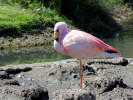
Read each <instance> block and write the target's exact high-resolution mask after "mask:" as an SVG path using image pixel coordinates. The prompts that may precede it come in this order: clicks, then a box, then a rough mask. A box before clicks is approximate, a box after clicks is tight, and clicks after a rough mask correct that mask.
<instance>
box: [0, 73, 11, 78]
mask: <svg viewBox="0 0 133 100" xmlns="http://www.w3.org/2000/svg"><path fill="white" fill-rule="evenodd" d="M9 78H10V77H9V75H8V73H7V72H5V71H0V79H9Z"/></svg>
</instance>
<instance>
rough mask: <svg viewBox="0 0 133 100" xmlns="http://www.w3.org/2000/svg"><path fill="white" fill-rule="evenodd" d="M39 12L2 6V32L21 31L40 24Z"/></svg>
mask: <svg viewBox="0 0 133 100" xmlns="http://www.w3.org/2000/svg"><path fill="white" fill-rule="evenodd" d="M39 20H40V17H39V16H38V15H37V14H34V13H31V12H27V11H22V9H21V8H18V7H13V6H0V34H4V33H9V35H10V34H14V33H13V32H15V33H21V32H24V31H25V30H29V29H30V28H32V27H33V26H36V25H37V24H39Z"/></svg>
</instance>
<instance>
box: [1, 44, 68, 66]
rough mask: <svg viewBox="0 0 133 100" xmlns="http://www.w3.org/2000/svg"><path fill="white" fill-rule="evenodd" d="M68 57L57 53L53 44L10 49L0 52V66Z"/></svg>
mask: <svg viewBox="0 0 133 100" xmlns="http://www.w3.org/2000/svg"><path fill="white" fill-rule="evenodd" d="M68 58H70V57H69V56H67V55H63V54H59V53H57V52H56V51H55V50H54V49H53V46H42V47H32V48H22V49H17V50H16V49H14V50H13V49H12V50H7V51H1V52H0V66H4V65H11V64H29V63H39V62H47V61H55V60H61V59H68Z"/></svg>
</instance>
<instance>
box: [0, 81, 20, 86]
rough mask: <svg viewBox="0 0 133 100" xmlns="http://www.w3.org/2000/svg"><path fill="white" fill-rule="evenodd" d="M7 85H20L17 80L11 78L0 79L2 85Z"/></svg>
mask: <svg viewBox="0 0 133 100" xmlns="http://www.w3.org/2000/svg"><path fill="white" fill-rule="evenodd" d="M5 85H18V86H19V85H20V84H19V82H18V81H17V80H14V79H13V80H11V79H4V80H1V81H0V87H2V86H5Z"/></svg>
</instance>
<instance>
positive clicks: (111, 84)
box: [0, 58, 133, 100]
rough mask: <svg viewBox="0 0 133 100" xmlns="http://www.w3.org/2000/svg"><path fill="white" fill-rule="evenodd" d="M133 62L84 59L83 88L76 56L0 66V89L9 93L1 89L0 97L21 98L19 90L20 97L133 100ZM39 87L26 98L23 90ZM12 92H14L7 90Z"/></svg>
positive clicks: (128, 59)
mask: <svg viewBox="0 0 133 100" xmlns="http://www.w3.org/2000/svg"><path fill="white" fill-rule="evenodd" d="M125 62H126V64H124V65H123V63H125ZM132 63H133V59H132V58H117V59H116V58H115V59H91V60H88V61H83V73H84V76H83V89H82V90H80V87H79V78H80V77H79V75H80V70H79V61H78V60H76V59H68V60H61V61H55V62H45V63H35V64H25V65H10V66H4V67H1V68H0V77H1V78H0V81H1V84H0V88H1V89H2V90H1V91H5V90H4V89H5V88H6V92H1V93H0V95H1V96H0V97H1V99H3V100H7V98H6V97H13V98H16V99H15V100H20V99H17V98H18V94H17V93H19V98H22V99H21V100H33V99H31V98H39V97H40V98H43V99H38V100H48V98H50V99H53V100H104V99H106V100H125V99H126V100H130V99H131V100H132V99H133V95H132V91H133V89H132V87H133V85H132V84H133V75H132V72H133V68H132V67H133V64H132ZM38 86H39V90H35V91H34V92H32V93H33V94H34V95H31V94H32V93H31V94H28V93H25V95H29V96H26V97H23V95H22V94H23V91H21V89H24V90H26V91H33V90H32V89H38V88H37V87H38ZM12 87H15V90H12ZM30 87H32V89H31V88H30ZM20 88H21V89H20ZM29 88H30V89H29ZM9 91H12V92H10V93H7V92H9ZM14 91H17V92H14ZM36 91H40V92H36ZM70 91H71V92H70ZM74 91H76V92H74ZM36 93H37V94H36ZM42 94H43V96H44V97H43V96H42ZM36 95H38V97H36ZM34 96H35V97H34ZM44 98H45V99H44ZM79 98H82V99H79ZM10 100H13V99H12V98H11V99H10Z"/></svg>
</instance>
